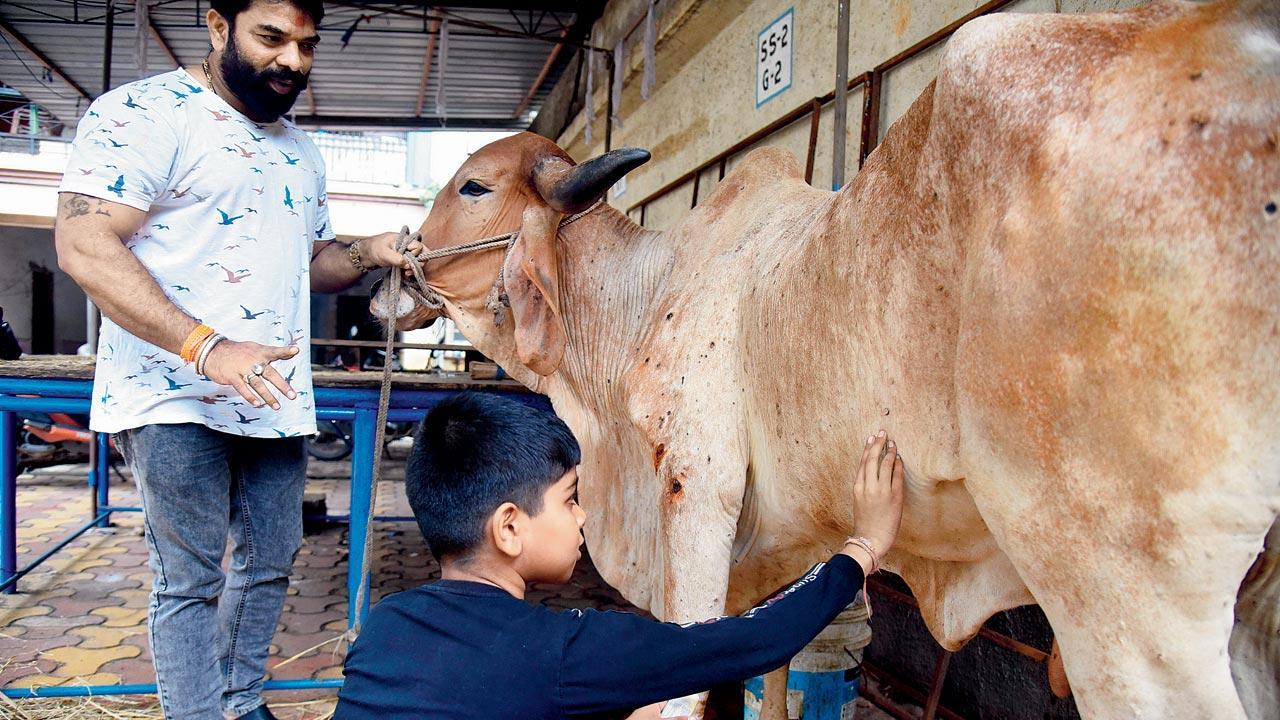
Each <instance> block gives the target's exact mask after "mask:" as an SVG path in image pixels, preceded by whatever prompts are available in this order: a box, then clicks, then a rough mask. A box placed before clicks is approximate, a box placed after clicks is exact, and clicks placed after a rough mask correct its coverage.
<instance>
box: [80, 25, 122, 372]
mask: <svg viewBox="0 0 1280 720" xmlns="http://www.w3.org/2000/svg"><path fill="white" fill-rule="evenodd" d="M106 10H107V18H106V20H107V22H106V29H105V30H104V31H103V35H102V92H103V94H106V92H107V91H108V90H110V89H111V41H112V39H113V35H114V34H115V29H116V8H115V0H107V8H106ZM101 320H102V314H101V313H99V312H98V307H97V306H96V305H94V304H93V301H92V300H90V299H89V298H88V297H86V298H85V299H84V335H85V344H86V345H88V346H89V354H90V355H97V354H98V324H99V323H100V322H101Z"/></svg>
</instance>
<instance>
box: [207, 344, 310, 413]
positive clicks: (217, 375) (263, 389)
mask: <svg viewBox="0 0 1280 720" xmlns="http://www.w3.org/2000/svg"><path fill="white" fill-rule="evenodd" d="M297 354H298V347H297V346H296V345H287V346H279V345H261V344H259V343H256V342H235V341H232V340H223V341H222V342H220V343H218V344H217V345H214V346H213V349H212V350H210V351H209V357H207V358H205V361H204V374H205V376H206V377H208V378H209V379H210V380H212V381H214V382H216V383H218V384H219V385H230V386H231V387H233V388H235V389H236V392H238V393H240V396H241V397H243V398H244V399H245V400H247V401H248V402H249V404H250V405H252V406H254V407H262V405H263V403H265V404H267V405H270V406H271V409H272V410H279V409H280V401H278V400H276V398H275V395H273V394H272V393H271V390H269V389H268V388H270V387H271V386H275V389H276V390H277V391H278V392H280V393H281V394H282V395H284V396H285V397H287V398H289V399H290V400H293V399H294V398H296V397H298V394H297V393H296V392H294V390H293V388H292V387H290V386H289V381H288V380H285V379H284V376H283V375H281V374H280V372H279V371H278V370H276V369H275V368H274V367H273V366H272V365H271V363H273V362H275V361H276V360H288V359H289V358H292V357H294V356H295V355H297ZM259 365H260V366H261V367H262V373H261V374H256V373H254V366H259Z"/></svg>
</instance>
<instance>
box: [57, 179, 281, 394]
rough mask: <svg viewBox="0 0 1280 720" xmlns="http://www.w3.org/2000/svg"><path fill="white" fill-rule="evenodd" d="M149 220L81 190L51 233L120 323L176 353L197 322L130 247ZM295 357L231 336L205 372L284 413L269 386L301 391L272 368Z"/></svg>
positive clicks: (67, 197)
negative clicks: (257, 371) (261, 369)
mask: <svg viewBox="0 0 1280 720" xmlns="http://www.w3.org/2000/svg"><path fill="white" fill-rule="evenodd" d="M146 217H147V214H146V213H145V212H143V211H141V210H138V209H137V208H133V207H129V206H128V205H122V204H120V203H113V202H110V201H108V200H101V199H99V198H95V197H90V196H88V195H81V194H80V193H72V192H64V193H59V194H58V216H57V220H56V224H55V226H54V231H53V241H54V245H55V247H56V248H57V252H58V267H60V268H62V270H63V271H64V272H65V273H67V274H68V275H70V276H71V278H72V279H73V280H75V281H76V283H77V284H79V285H80V287H81V288H83V289H84V292H85V294H86V295H88V296H89V299H91V300H93V302H94V304H95V305H97V306H98V307H99V308H100V309H101V310H102V312H103V314H104V315H106V316H107V317H109V318H111V320H112V321H113V322H115V323H116V324H117V325H119V326H120V327H122V328H124V329H125V330H126V331H127V332H129V333H130V334H132V335H134V336H135V337H138V338H141V339H143V340H145V341H147V342H149V343H151V344H152V345H155V346H156V347H159V348H163V349H165V350H168V351H169V352H171V353H174V354H175V355H176V354H177V353H178V352H179V351H180V350H181V349H182V343H183V342H184V341H185V340H186V339H187V336H188V335H190V334H191V331H192V330H193V329H194V328H195V326H196V324H197V323H196V319H195V318H193V317H191V316H190V315H188V314H186V313H185V312H183V311H182V310H181V309H180V308H179V307H178V306H177V305H174V304H173V301H172V300H170V299H169V297H168V296H167V295H165V294H164V291H163V290H161V289H160V285H159V284H157V283H156V280H155V278H154V277H152V276H151V273H149V272H147V269H146V267H144V266H143V265H142V263H141V262H139V261H138V258H137V257H135V256H134V254H133V253H132V252H130V251H129V249H128V248H127V247H125V239H126V238H129V237H132V236H133V234H134V233H135V232H137V231H138V228H140V227H142V223H143V222H144V221H145V220H146ZM215 329H216V328H215ZM297 354H298V348H296V347H274V346H271V345H260V344H258V343H254V342H235V341H233V340H230V339H228V340H224V341H222V342H220V343H218V344H217V345H216V346H215V347H214V348H213V350H212V351H211V352H210V353H209V357H208V358H206V360H205V374H206V375H207V376H208V377H209V379H210V380H213V381H214V382H216V383H219V384H222V385H230V386H232V387H234V388H235V389H236V391H238V392H239V393H240V395H241V396H243V397H244V399H245V400H247V401H248V402H249V403H250V404H252V405H253V406H254V407H261V406H262V405H263V403H264V401H265V403H266V404H268V405H270V406H271V407H272V408H273V409H279V407H280V404H279V403H278V402H277V401H276V399H275V397H274V396H273V395H272V394H271V391H269V390H268V389H267V382H270V383H271V384H272V385H274V386H275V387H276V388H277V390H278V391H279V392H282V393H284V394H285V395H286V396H287V397H289V398H290V399H292V398H294V397H296V394H295V393H294V391H293V388H291V387H289V383H288V382H286V381H285V379H284V377H283V376H281V375H280V373H279V372H277V371H276V369H275V368H273V367H271V363H272V362H273V361H275V360H283V359H285V358H291V357H293V356H294V355H297ZM259 363H261V364H262V365H264V366H265V367H266V368H267V370H266V372H265V373H263V375H262V378H261V379H259V378H256V377H253V366H254V365H256V364H259ZM246 378H250V379H249V380H246ZM264 379H265V381H266V382H264Z"/></svg>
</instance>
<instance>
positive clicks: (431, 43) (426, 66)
mask: <svg viewBox="0 0 1280 720" xmlns="http://www.w3.org/2000/svg"><path fill="white" fill-rule="evenodd" d="M439 31H440V21H439V20H432V21H431V24H430V25H429V26H428V27H427V32H428V33H429V34H428V36H427V51H426V52H424V53H423V54H422V75H421V78H420V79H419V80H418V102H417V104H416V105H415V106H414V110H413V115H414V117H422V105H423V103H424V102H426V99H427V79H428V78H430V77H431V64H432V63H433V62H434V61H435V55H436V35H437V33H438V32H439Z"/></svg>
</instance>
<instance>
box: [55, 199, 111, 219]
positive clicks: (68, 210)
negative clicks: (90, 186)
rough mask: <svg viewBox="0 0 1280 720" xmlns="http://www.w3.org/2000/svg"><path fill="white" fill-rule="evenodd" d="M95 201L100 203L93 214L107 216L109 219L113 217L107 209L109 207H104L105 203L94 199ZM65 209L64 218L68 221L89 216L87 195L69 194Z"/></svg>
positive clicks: (64, 204)
mask: <svg viewBox="0 0 1280 720" xmlns="http://www.w3.org/2000/svg"><path fill="white" fill-rule="evenodd" d="M93 199H94V200H95V201H96V202H97V203H98V204H97V207H95V208H94V210H93V214H94V215H106V216H107V217H111V211H110V210H109V209H107V208H108V207H109V206H104V203H103V201H102V200H99V199H98V198H93ZM63 209H64V214H63V217H64V218H65V219H67V220H70V219H71V218H78V217H81V216H84V215H88V214H89V212H90V211H89V197H88V196H86V195H81V194H79V193H67V201H66V202H65V203H63Z"/></svg>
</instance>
